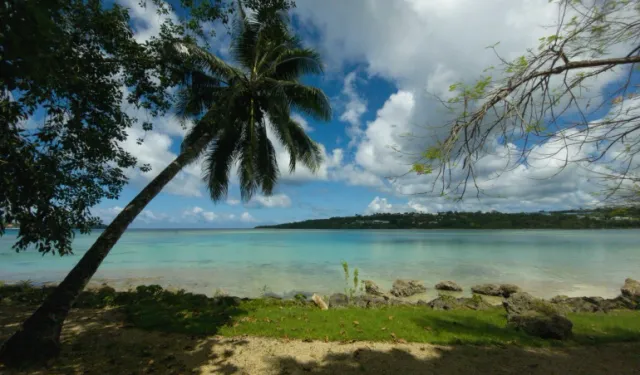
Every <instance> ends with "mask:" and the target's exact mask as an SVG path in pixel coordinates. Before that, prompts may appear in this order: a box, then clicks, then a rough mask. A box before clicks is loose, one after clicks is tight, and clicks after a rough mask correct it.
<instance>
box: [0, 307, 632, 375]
mask: <svg viewBox="0 0 640 375" xmlns="http://www.w3.org/2000/svg"><path fill="white" fill-rule="evenodd" d="M0 312H1V313H2V314H1V315H0V341H2V340H4V339H6V338H7V337H8V336H9V335H10V334H11V333H12V332H13V331H14V330H15V329H16V328H17V326H18V324H19V322H21V321H22V320H23V319H24V318H25V317H26V315H27V314H28V313H29V312H30V310H29V309H27V308H24V307H15V308H13V307H12V308H7V307H4V306H3V307H2V309H0ZM62 339H63V343H64V345H63V351H62V354H61V357H60V358H59V359H57V360H55V361H53V362H52V363H51V364H50V365H49V367H48V368H46V369H40V370H32V371H25V372H16V371H9V370H7V369H2V368H0V374H6V375H13V374H34V375H44V374H87V375H88V374H100V375H102V374H122V375H128V374H239V375H240V374H250V375H254V374H266V375H268V374H279V375H283V374H327V375H328V374H393V375H403V374H443V375H448V374H518V375H524V374H545V375H547V374H563V375H564V374H594V375H597V374H603V375H604V374H617V375H624V374H640V343H629V344H615V345H613V344H612V345H605V346H598V347H576V348H553V349H522V348H517V347H513V346H508V347H489V348H483V347H474V346H435V345H425V344H415V343H391V342H389V343H380V342H378V343H374V342H352V343H336V342H323V341H313V342H304V341H295V340H283V339H267V338H259V337H233V338H225V337H221V336H211V337H196V336H187V335H182V334H172V333H171V334H170V333H162V332H148V331H143V330H140V329H136V328H132V327H130V326H128V325H127V324H126V323H125V322H124V320H123V314H122V312H120V311H119V310H115V309H112V310H88V309H83V310H73V311H72V313H71V315H70V317H69V319H68V320H67V323H66V324H65V327H64V330H63V336H62Z"/></svg>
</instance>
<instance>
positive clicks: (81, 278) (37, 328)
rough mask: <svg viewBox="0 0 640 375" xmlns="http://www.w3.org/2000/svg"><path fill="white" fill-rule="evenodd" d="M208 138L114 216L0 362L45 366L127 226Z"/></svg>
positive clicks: (15, 337)
mask: <svg viewBox="0 0 640 375" xmlns="http://www.w3.org/2000/svg"><path fill="white" fill-rule="evenodd" d="M209 140H210V137H209V136H208V135H207V134H204V136H203V137H200V139H199V140H198V141H197V142H195V143H194V144H193V145H192V146H191V147H189V148H188V149H186V150H185V151H184V152H182V153H181V154H180V155H178V157H177V158H176V159H175V160H174V161H173V162H172V163H171V164H169V165H168V166H167V167H166V168H165V169H164V170H163V171H162V172H160V174H159V175H158V176H157V177H156V178H154V179H153V180H152V181H151V182H150V183H149V185H147V186H146V187H145V188H144V189H143V190H142V191H141V192H140V193H139V194H138V195H137V196H136V197H135V198H134V199H133V200H132V201H131V202H130V203H129V204H128V205H127V207H125V208H124V210H122V212H120V213H119V214H118V216H116V218H115V219H114V220H113V221H112V222H111V224H109V226H108V227H107V228H106V229H105V230H104V232H102V234H101V235H100V237H98V239H97V240H96V242H95V243H94V244H93V246H91V248H89V250H87V252H86V253H85V254H84V255H83V256H82V258H81V259H80V261H79V262H78V264H76V266H75V267H73V269H72V270H71V272H69V274H68V275H67V277H65V279H64V280H63V281H62V282H61V283H60V284H59V285H58V287H57V288H56V289H55V290H54V291H53V292H52V293H51V294H50V295H49V296H48V297H47V298H46V299H45V301H44V302H43V303H42V305H41V306H40V307H39V308H38V309H37V310H36V311H35V312H34V313H33V315H31V317H29V319H27V320H26V321H25V322H24V323H23V324H22V327H21V328H20V330H18V331H17V332H16V333H15V334H14V335H13V336H11V337H10V338H9V339H8V340H7V341H6V342H5V343H4V344H3V345H2V348H0V362H2V363H4V364H5V365H7V366H11V367H21V366H25V365H33V364H39V363H44V362H46V361H47V360H49V359H51V358H53V357H55V356H57V355H58V354H59V352H60V332H61V330H62V324H63V323H64V320H65V319H66V317H67V315H68V314H69V309H71V306H72V305H73V302H74V301H75V299H76V298H77V297H78V295H79V294H80V292H82V290H83V289H84V287H85V286H86V285H87V283H88V282H89V280H90V279H91V277H92V276H93V275H94V273H95V272H96V270H97V269H98V267H99V266H100V264H101V263H102V261H103V260H104V258H105V257H106V256H107V255H108V254H109V251H111V249H112V248H113V246H114V245H115V244H116V242H117V241H118V240H119V239H120V237H121V236H122V234H123V233H124V231H125V230H126V229H127V227H128V226H129V224H131V222H132V221H133V220H134V219H135V218H136V216H138V214H140V212H142V210H143V209H144V208H145V207H146V206H147V204H148V203H149V202H150V201H151V200H152V199H153V198H154V197H155V196H156V195H158V193H160V191H162V189H163V188H164V187H165V186H166V185H167V184H168V183H169V182H170V181H171V180H172V179H173V178H174V177H175V176H176V175H177V174H178V172H180V170H182V168H183V167H184V166H185V165H187V164H188V163H189V162H191V161H193V160H194V159H195V158H196V156H197V155H198V151H200V150H201V149H202V148H204V147H205V146H206V144H207V143H208V142H209Z"/></svg>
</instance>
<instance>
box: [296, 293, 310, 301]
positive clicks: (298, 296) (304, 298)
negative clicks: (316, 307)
mask: <svg viewBox="0 0 640 375" xmlns="http://www.w3.org/2000/svg"><path fill="white" fill-rule="evenodd" d="M293 299H294V300H296V301H298V302H301V303H302V302H306V301H307V296H305V295H304V294H302V293H298V294H296V295H295V296H293Z"/></svg>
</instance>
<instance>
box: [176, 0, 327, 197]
mask: <svg viewBox="0 0 640 375" xmlns="http://www.w3.org/2000/svg"><path fill="white" fill-rule="evenodd" d="M272 10H273V9H271V8H267V9H264V10H263V9H260V10H258V11H257V12H255V13H254V14H252V15H246V14H244V13H243V12H242V10H241V11H240V12H241V14H240V16H239V19H238V21H237V22H236V23H235V24H234V27H233V38H232V42H231V55H232V58H233V60H234V62H235V65H230V64H228V63H226V62H225V61H222V60H221V59H220V58H218V57H216V56H215V55H214V54H211V53H209V52H207V51H204V50H202V49H200V48H198V47H197V46H194V45H190V44H186V43H185V44H183V45H182V47H183V48H184V50H185V54H186V55H187V58H186V59H188V60H189V62H190V64H192V65H191V66H192V70H190V71H189V72H188V74H187V76H186V77H185V83H186V85H185V87H184V89H183V90H181V91H180V92H179V94H178V101H177V103H176V107H177V113H178V114H179V115H181V116H182V117H184V118H194V117H195V118H198V119H199V120H198V123H197V125H196V126H194V127H193V128H192V129H191V130H190V132H189V133H188V134H187V135H186V136H185V139H184V141H183V149H185V148H188V147H191V146H192V145H193V144H196V143H197V142H199V141H200V140H201V138H202V137H203V136H207V137H210V139H211V141H210V143H209V144H208V145H207V147H206V149H203V150H202V152H203V154H204V168H205V171H204V172H205V173H204V174H205V182H206V184H207V186H208V188H209V192H210V196H211V198H212V199H213V200H214V201H218V200H220V199H222V198H224V197H226V194H227V190H228V186H229V173H230V170H231V168H232V167H233V166H234V164H235V163H236V162H237V163H238V174H239V179H240V193H241V197H242V199H243V200H244V201H248V200H249V199H250V198H251V196H252V195H253V194H254V192H255V191H256V190H258V189H259V190H261V191H262V192H263V193H264V194H267V195H269V194H271V193H272V191H273V188H274V186H275V184H276V182H277V178H278V176H279V168H278V164H277V161H276V154H275V149H274V147H273V145H272V143H271V141H270V139H269V137H268V135H267V131H268V128H270V129H271V131H273V133H274V134H275V136H276V137H277V138H278V139H279V140H280V141H281V142H282V144H283V145H284V147H285V148H286V149H287V151H288V152H289V156H290V164H289V169H290V170H291V171H293V170H294V169H295V167H296V164H297V163H298V162H301V163H303V164H304V165H305V166H307V167H308V168H309V169H310V170H312V171H315V170H316V169H317V168H318V167H319V165H320V163H321V161H322V154H321V151H320V148H319V146H318V144H316V143H315V142H314V141H313V140H311V139H310V138H309V136H308V135H307V134H306V133H305V131H304V129H303V128H302V126H301V125H300V124H299V123H298V122H296V121H295V120H294V119H292V118H291V112H292V111H293V110H298V111H300V112H302V113H304V114H307V115H310V116H313V117H315V118H317V119H320V120H325V121H326V120H329V119H330V118H331V105H330V103H329V99H328V98H327V97H326V95H325V94H324V93H323V92H322V90H320V89H318V88H316V87H312V86H307V85H304V84H302V83H301V81H300V80H301V78H302V76H303V75H306V74H320V73H322V72H323V66H322V61H321V59H320V55H319V54H318V53H317V52H316V51H314V50H313V49H309V48H305V47H304V46H302V43H301V42H300V41H299V40H298V39H297V38H296V37H295V36H294V35H293V34H292V33H291V31H290V30H289V26H288V22H287V20H285V19H282V18H283V17H286V15H285V14H279V15H278V14H276V13H273V12H271V11H272Z"/></svg>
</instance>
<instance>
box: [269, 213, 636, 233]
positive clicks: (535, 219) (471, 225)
mask: <svg viewBox="0 0 640 375" xmlns="http://www.w3.org/2000/svg"><path fill="white" fill-rule="evenodd" d="M620 212H621V211H617V213H616V209H606V208H599V209H594V210H584V211H580V210H575V211H557V212H521V213H502V212H451V211H449V212H441V213H438V214H423V213H408V212H407V213H381V214H373V215H369V216H361V215H356V216H345V217H332V218H329V219H315V220H306V221H300V222H295V223H285V224H278V225H272V226H259V227H258V228H283V229H285V228H292V229H605V228H640V209H639V208H629V209H626V210H625V211H624V214H622V215H619V213H620Z"/></svg>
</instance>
